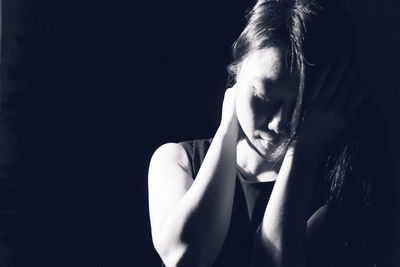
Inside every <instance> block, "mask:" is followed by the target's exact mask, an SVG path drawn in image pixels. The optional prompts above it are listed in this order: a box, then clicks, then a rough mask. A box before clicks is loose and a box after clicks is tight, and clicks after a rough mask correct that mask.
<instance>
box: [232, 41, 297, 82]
mask: <svg viewBox="0 0 400 267" xmlns="http://www.w3.org/2000/svg"><path fill="white" fill-rule="evenodd" d="M239 75H240V76H242V78H244V79H246V80H250V81H251V82H252V83H259V84H261V83H262V84H263V85H271V86H269V87H270V88H271V87H274V86H278V85H282V86H283V88H288V89H289V88H290V89H293V88H295V87H296V88H297V86H296V85H297V79H296V77H295V76H296V75H291V73H290V72H289V71H288V69H287V67H286V63H285V50H283V49H281V48H278V47H269V48H265V49H262V50H257V51H254V52H252V53H250V54H249V55H248V56H247V57H246V58H245V59H244V60H243V62H242V64H241V67H240V71H239ZM279 87H281V86H279Z"/></svg>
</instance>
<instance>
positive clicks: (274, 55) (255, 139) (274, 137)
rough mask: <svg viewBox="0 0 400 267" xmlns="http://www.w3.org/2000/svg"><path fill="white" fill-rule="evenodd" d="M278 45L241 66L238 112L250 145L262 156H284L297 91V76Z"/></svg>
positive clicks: (237, 100) (257, 54)
mask: <svg viewBox="0 0 400 267" xmlns="http://www.w3.org/2000/svg"><path fill="white" fill-rule="evenodd" d="M284 53H285V52H284V51H283V50H282V49H279V48H277V47H270V48H265V49H263V50H260V51H255V52H253V53H251V54H250V55H249V56H247V57H246V58H245V59H244V60H243V62H242V63H241V64H240V66H239V72H238V74H237V77H236V78H237V79H236V80H237V84H236V85H237V86H236V90H237V91H236V112H237V117H238V120H239V123H240V125H241V127H242V129H243V131H244V133H245V135H246V138H247V141H248V144H249V145H250V146H251V147H252V148H253V149H254V150H255V151H256V152H257V153H258V154H259V155H261V156H262V157H265V158H267V159H269V160H271V161H275V160H278V159H281V158H282V156H283V155H284V153H285V147H286V146H285V144H286V141H287V140H288V138H289V135H290V121H291V117H292V113H293V110H294V107H295V105H296V100H297V93H298V84H299V83H298V78H297V75H294V76H293V75H291V74H290V72H289V71H288V70H287V67H286V64H285V54H284Z"/></svg>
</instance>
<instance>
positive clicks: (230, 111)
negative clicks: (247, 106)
mask: <svg viewBox="0 0 400 267" xmlns="http://www.w3.org/2000/svg"><path fill="white" fill-rule="evenodd" d="M236 90H238V85H237V84H235V85H234V86H233V87H231V88H228V89H226V91H225V96H224V101H223V104H222V116H221V123H220V128H221V127H222V128H223V129H225V130H228V131H229V132H230V133H233V134H235V136H237V140H238V141H239V139H240V138H241V137H242V136H243V132H242V129H241V127H240V124H239V121H238V118H237V115H236Z"/></svg>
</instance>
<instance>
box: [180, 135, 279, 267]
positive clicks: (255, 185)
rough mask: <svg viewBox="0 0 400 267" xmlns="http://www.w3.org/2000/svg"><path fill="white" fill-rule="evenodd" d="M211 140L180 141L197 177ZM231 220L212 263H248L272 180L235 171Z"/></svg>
mask: <svg viewBox="0 0 400 267" xmlns="http://www.w3.org/2000/svg"><path fill="white" fill-rule="evenodd" d="M211 141H212V139H204V140H194V141H187V142H181V143H180V144H181V145H182V146H183V147H184V149H185V151H186V153H187V156H188V158H189V160H190V163H191V166H192V170H191V171H192V177H196V175H197V173H198V171H199V169H200V166H201V163H202V162H203V160H204V157H205V155H206V153H207V151H208V148H209V146H210V144H211ZM236 173H237V174H236V187H235V195H234V200H233V208H232V219H231V223H230V226H229V231H228V234H227V237H226V239H225V243H224V246H223V247H222V250H221V252H220V254H219V256H218V258H217V260H216V261H215V263H214V265H213V266H224V267H225V266H241V267H242V266H248V265H249V259H250V254H251V250H252V246H253V244H254V235H255V233H256V230H257V228H258V226H259V225H260V223H261V220H262V217H263V215H264V211H265V208H266V206H267V203H268V200H269V197H270V195H271V192H272V189H273V187H274V183H275V182H254V181H248V180H246V179H245V178H244V177H243V176H242V175H241V174H240V173H239V171H237V172H236Z"/></svg>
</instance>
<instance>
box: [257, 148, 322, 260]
mask: <svg viewBox="0 0 400 267" xmlns="http://www.w3.org/2000/svg"><path fill="white" fill-rule="evenodd" d="M313 158H314V155H311V154H310V153H309V151H307V150H306V149H301V148H295V149H290V151H289V152H288V153H287V155H286V157H285V159H284V161H283V164H282V167H281V170H280V172H279V175H278V178H277V181H276V183H275V186H274V189H273V191H272V194H271V197H270V200H269V202H268V205H267V208H266V210H265V213H264V217H263V221H262V224H261V227H260V229H259V232H258V233H257V240H256V242H255V246H254V250H253V257H252V261H253V265H255V266H257V263H260V262H263V263H267V264H269V266H305V261H306V259H305V255H306V253H305V240H306V224H307V219H308V218H307V216H308V214H309V211H310V208H311V202H312V197H313V192H314V187H315V182H316V179H317V171H318V168H317V162H316V160H314V159H313Z"/></svg>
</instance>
